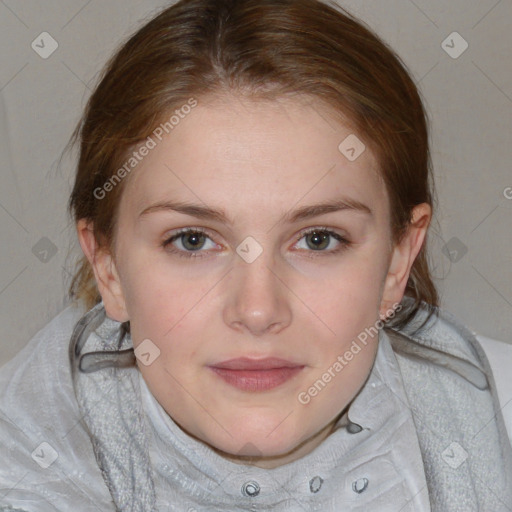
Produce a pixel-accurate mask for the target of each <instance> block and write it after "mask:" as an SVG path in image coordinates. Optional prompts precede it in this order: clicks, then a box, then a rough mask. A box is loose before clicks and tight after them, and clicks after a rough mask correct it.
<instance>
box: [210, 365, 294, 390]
mask: <svg viewBox="0 0 512 512" xmlns="http://www.w3.org/2000/svg"><path fill="white" fill-rule="evenodd" d="M303 368H304V365H299V364H297V363H293V362H291V361H287V360H285V359H280V358H276V357H268V358H266V359H250V358H246V357H240V358H237V359H230V360H228V361H223V362H222V363H216V364H215V365H211V366H210V369H211V370H212V371H213V372H214V373H215V374H216V375H217V376H218V377H220V378H221V379H222V380H223V381H224V382H226V383H227V384H229V385H231V386H233V387H235V388H238V389H240V390H242V391H266V390H269V389H273V388H276V387H278V386H281V385H282V384H284V383H285V382H287V381H288V380H290V379H291V378H292V377H294V376H295V375H297V374H298V373H300V372H301V370H302V369H303Z"/></svg>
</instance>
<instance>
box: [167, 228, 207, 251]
mask: <svg viewBox="0 0 512 512" xmlns="http://www.w3.org/2000/svg"><path fill="white" fill-rule="evenodd" d="M207 239H209V240H210V241H212V240H211V238H210V237H209V236H208V235H207V234H206V231H204V230H203V229H201V228H184V229H181V230H180V231H178V232H177V233H176V234H174V235H173V236H171V237H170V238H168V239H167V240H165V241H164V242H163V243H162V247H163V248H164V249H165V250H167V251H169V252H170V253H173V254H177V255H178V256H179V257H181V258H203V257H204V256H203V255H202V254H201V252H204V251H201V249H203V248H204V246H205V241H206V240H207ZM175 242H178V243H179V244H181V246H182V249H180V248H178V249H176V248H175V247H173V246H172V244H174V243H175ZM212 243H213V241H212Z"/></svg>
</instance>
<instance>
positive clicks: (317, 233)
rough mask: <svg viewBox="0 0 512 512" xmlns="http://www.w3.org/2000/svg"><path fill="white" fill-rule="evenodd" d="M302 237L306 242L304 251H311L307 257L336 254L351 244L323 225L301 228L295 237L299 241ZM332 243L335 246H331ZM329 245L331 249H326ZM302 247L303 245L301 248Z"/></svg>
mask: <svg viewBox="0 0 512 512" xmlns="http://www.w3.org/2000/svg"><path fill="white" fill-rule="evenodd" d="M303 238H304V240H305V242H306V248H305V249H306V252H309V253H313V254H310V255H309V256H308V257H312V258H315V257H317V256H330V255H333V254H338V253H340V252H341V251H343V250H345V249H347V248H348V247H349V246H350V245H351V244H350V242H349V241H348V240H347V239H346V238H345V237H343V236H342V235H340V234H339V233H336V232H335V231H333V230H331V229H329V228H325V227H316V228H308V229H306V230H303V231H301V233H300V235H299V237H298V238H297V241H299V242H300V241H301V240H302V239H303ZM333 245H334V246H336V247H335V248H333V247H332V246H333ZM329 247H331V249H330V250H326V249H328V248H329ZM303 248H304V247H302V248H301V249H303ZM308 249H310V250H308ZM314 253H316V254H314Z"/></svg>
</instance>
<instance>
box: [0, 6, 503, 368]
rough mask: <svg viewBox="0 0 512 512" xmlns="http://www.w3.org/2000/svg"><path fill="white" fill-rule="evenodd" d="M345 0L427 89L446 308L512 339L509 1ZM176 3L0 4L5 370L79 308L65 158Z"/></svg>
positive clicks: (437, 264) (1, 338) (435, 254)
mask: <svg viewBox="0 0 512 512" xmlns="http://www.w3.org/2000/svg"><path fill="white" fill-rule="evenodd" d="M339 3H340V5H342V6H343V7H345V8H347V9H348V10H349V11H351V12H352V13H354V14H355V15H356V16H358V17H360V19H362V20H363V21H364V22H366V23H367V24H368V25H369V26H370V27H371V28H373V29H374V30H375V31H376V32H377V33H378V34H379V35H380V36H381V37H382V38H383V39H384V40H385V41H386V42H387V43H389V44H390V46H391V47H392V48H394V49H395V50H396V51H397V53H398V54H399V55H400V57H401V58H402V59H403V61H404V62H405V63H406V65H407V66H408V68H409V69H410V71H411V73H412V74H413V76H414V78H415V80H416V82H417V83H418V84H419V87H420V89H421V92H422V95H423V97H424V100H425V103H426V107H427V110H428V112H429V116H430V118H431V123H432V124H431V134H432V135H431V137H432V158H433V163H434V169H435V176H436V182H437V192H438V200H439V203H438V211H437V216H436V221H435V222H434V225H433V229H432V232H431V236H430V239H429V242H430V245H431V255H432V261H433V263H434V275H435V278H436V284H437V285H438V287H439V291H440V293H441V299H442V306H443V307H444V308H445V309H447V310H449V311H450V312H452V313H453V314H455V315H456V316H458V317H459V319H460V320H462V321H464V322H465V323H466V324H467V325H468V326H469V327H470V328H472V329H473V330H475V331H476V332H478V333H480V334H482V335H485V336H487V337H490V338H495V339H499V340H503V341H506V342H508V343H512V257H511V254H512V237H511V234H510V233H511V231H510V226H511V225H512V223H511V217H512V171H511V164H510V162H511V161H512V144H511V140H510V135H511V132H512V130H511V128H512V63H511V60H512V59H511V51H510V50H511V48H512V32H511V31H510V29H509V27H510V23H511V22H512V3H511V2H507V1H496V0H482V1H479V2H468V1H467V0H466V1H462V0H455V1H454V0H452V1H451V2H444V1H441V0H428V1H427V0H415V1H414V2H413V1H412V0H386V1H385V2H383V1H382V0H366V1H364V0H363V1H361V0H351V1H340V2H339ZM168 4H169V2H164V1H151V0H137V1H135V0H110V1H108V2H104V1H102V2H100V1H98V0H90V1H86V0H66V1H64V0H45V2H40V1H32V0H30V1H29V0H5V2H1V3H0V42H1V46H0V54H1V67H0V158H1V160H0V162H1V173H0V234H1V241H2V243H1V245H0V365H1V364H3V363H4V362H5V361H7V360H9V359H10V358H11V357H12V356H14V355H15V354H16V353H17V352H18V351H19V350H20V349H21V348H22V347H23V346H24V345H25V344H26V343H27V342H28V340H29V339H30V338H31V337H32V336H33V335H34V334H35V333H36V332H37V331H38V330H39V329H40V328H41V327H43V326H44V325H45V324H46V323H47V322H48V321H49V320H50V319H51V318H52V317H53V316H55V315H56V314H57V313H58V312H59V311H60V310H62V309H63V308H64V307H65V306H66V304H67V303H68V301H67V298H66V290H67V286H68V284H69V280H70V273H71V272H72V269H73V265H72V264H73V261H74V258H75V256H76V254H78V245H77V243H76V240H75V232H74V227H73V225H72V224H71V223H70V219H69V218H68V216H67V212H66V205H67V200H68V196H69V192H70V190H71V185H72V179H73V172H74V163H75V162H74V160H73V157H72V155H70V156H69V157H66V158H65V159H64V160H62V162H60V163H59V158H60V156H61V153H62V151H63V149H64V146H65V144H66V142H67V141H68V138H69V136H70V134H71V132H72V130H73V129H74V127H75V125H76V122H77V121H78V119H79V116H80V113H81V111H82V109H83V107H84V105H85V102H86V101H87V99H88V97H89V94H90V92H91V90H92V88H93V86H94V85H95V83H96V81H95V79H96V77H97V75H98V73H99V72H100V70H101V68H102V66H103V64H104V63H105V62H106V60H107V59H108V58H109V57H110V55H111V53H112V52H113V51H114V49H115V48H116V47H117V46H118V45H119V44H120V43H121V42H122V41H124V40H125V38H126V37H127V36H128V35H129V34H131V33H132V32H133V31H134V30H136V29H137V28H138V27H139V26H141V24H143V23H144V20H148V19H149V18H151V17H152V16H153V15H154V14H155V13H156V12H157V11H158V10H159V9H160V8H161V7H163V6H165V5H168ZM42 32H48V33H49V34H50V35H51V36H52V37H53V38H54V39H55V40H56V41H57V43H58V48H57V50H56V51H55V52H54V53H53V54H52V55H51V56H50V57H48V58H47V59H43V58H42V57H40V56H39V55H38V54H37V53H36V51H34V50H33V49H32V47H31V43H32V42H33V41H34V40H36V42H37V41H38V40H40V39H37V38H38V36H39V35H40V34H41V33H42ZM453 32H458V33H459V34H460V35H461V36H462V38H463V39H464V40H465V41H467V43H468V45H469V46H468V48H467V50H466V51H465V52H464V53H462V54H461V55H460V56H458V57H457V58H453V57H452V56H450V55H449V54H448V53H447V52H446V51H445V50H444V49H443V47H442V42H443V41H445V40H447V43H446V44H448V45H449V46H451V47H452V48H451V49H448V50H449V51H451V52H452V54H453V52H457V50H459V49H460V48H462V46H461V44H462V40H459V39H457V37H455V39H454V38H453V36H451V37H448V36H449V35H450V34H452V33H453ZM447 38H448V39H447ZM452 41H453V42H452ZM47 44H48V43H47ZM46 48H48V46H46ZM41 51H42V49H41Z"/></svg>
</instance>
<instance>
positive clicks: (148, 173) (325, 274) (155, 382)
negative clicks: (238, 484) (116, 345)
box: [82, 96, 421, 467]
mask: <svg viewBox="0 0 512 512" xmlns="http://www.w3.org/2000/svg"><path fill="white" fill-rule="evenodd" d="M313 106H314V107H315V108H313ZM351 134H353V132H352V130H351V129H350V128H349V127H348V126H345V125H343V124H340V122H335V121H334V120H330V119H328V117H327V115H326V112H325V111H322V110H321V107H320V105H318V104H315V103H313V104H312V105H308V104H306V103H305V102H302V101H299V100H297V99H293V100H291V99H287V100H280V101H273V102H262V101H254V100H250V99H242V98H241V97H235V96H233V97H229V99H224V100H221V99H220V98H214V99H210V100H206V99H203V100H202V101H201V100H200V101H199V104H198V106H197V107H196V108H195V109H193V111H192V112H191V113H190V114H189V115H188V116H187V117H186V118H185V119H183V120H181V122H180V124H179V125H178V126H176V127H175V129H174V130H173V131H172V132H171V133H170V134H169V135H168V136H167V137H166V138H164V139H163V140H162V141H161V142H159V143H158V144H157V146H156V147H155V148H154V149H152V150H151V151H150V152H149V154H148V155H147V156H146V157H145V158H144V159H143V160H142V161H141V163H139V164H138V166H137V168H136V170H134V171H133V174H132V175H131V176H130V177H129V179H128V181H127V183H126V187H125V190H124V192H123V195H122V199H121V203H120V208H119V218H118V223H117V231H116V239H115V250H114V254H115V256H114V260H113V262H112V263H113V265H112V266H109V265H104V267H105V268H107V267H108V268H112V269H113V270H112V274H109V277H108V278H104V279H103V280H102V276H101V274H102V272H104V273H107V274H108V271H106V270H104V269H103V270H102V269H101V268H99V267H97V268H96V269H95V270H96V275H97V279H100V280H102V283H99V286H100V291H101V292H102V296H103V299H104V302H105V306H106V308H107V313H108V314H109V316H111V317H112V318H116V319H117V320H120V321H124V320H127V319H129V320H130V324H131V333H132V338H133V342H134V346H135V347H136V348H137V347H138V346H139V345H140V344H141V343H142V342H143V341H144V340H150V341H145V343H146V345H145V347H149V349H150V350H149V353H151V354H152V355H151V356H150V359H153V357H154V356H155V355H156V354H157V353H158V351H159V355H158V356H157V357H156V358H155V359H154V360H152V362H151V364H148V365H146V364H142V363H141V362H140V361H138V366H139V369H140V371H141V373H142V376H143V377H144V379H145V381H146V383H147V385H148V387H149V389H150V390H151V392H152V393H153V395H154V396H155V398H156V399H157V400H158V402H159V403H160V404H161V405H162V407H163V408H164V409H165V410H166V411H167V413H168V414H169V415H170V416H171V417H172V418H173V420H174V421H175V422H176V423H177V424H178V425H179V426H180V427H181V428H182V429H183V430H184V431H186V432H187V433H188V434H190V435H192V436H194V437H195V438H197V439H199V440H201V441H203V442H205V443H208V444H209V445H210V446H211V447H213V448H214V449H216V450H218V451H219V452H221V453H223V454H225V455H226V456H227V457H232V458H233V459H235V460H236V457H237V456H242V455H244V456H261V461H265V460H267V461H274V462H268V465H267V467H273V466H275V465H279V464H280V463H284V462H288V461H290V460H294V459H295V458H298V457H300V456H302V455H304V454H305V453H306V452H308V451H311V450H312V449H313V448H314V447H315V446H316V445H317V444H318V443H319V442H320V441H321V440H322V439H323V438H324V437H325V436H326V435H327V434H328V433H329V427H330V426H332V424H333V423H334V422H335V421H336V419H337V418H338V417H339V415H340V413H342V412H343V411H344V410H345V409H346V407H347V405H348V404H349V403H350V401H351V400H352V399H353V398H354V396H355V395H356V394H357V392H358V391H359V390H360V389H361V387H362V385H363V383H364V381H365V380H366V378H367V376H368V374H369V372H370V369H371V366H372V364H373V362H374V359H375V354H376V349H377V341H378V340H377V337H374V338H373V339H371V338H369V339H368V340H367V343H366V345H362V344H360V345H361V347H362V349H361V350H360V351H359V352H358V353H357V354H355V355H354V356H353V358H351V360H350V361H348V360H346V359H344V361H345V364H344V365H343V370H342V371H338V372H336V371H334V372H333V370H332V369H333V366H335V363H336V361H338V362H339V361H340V360H339V358H338V357H339V356H343V354H345V353H346V351H347V350H349V349H350V346H351V344H352V342H353V341H354V340H355V339H357V336H358V335H359V334H360V333H362V332H363V331H364V330H365V328H369V327H371V326H374V325H375V323H376V322H377V321H378V320H379V313H383V312H384V311H386V310H387V309H389V306H390V304H392V303H396V302H398V301H399V300H400V299H401V297H402V292H403V288H404V286H405V281H406V280H407V276H408V272H409V269H410V265H411V264H412V262H411V261H410V260H411V255H412V259H414V254H413V253H414V243H413V242H411V243H410V244H409V245H407V247H405V248H402V249H400V248H393V246H392V244H391V230H390V209H389V208H390V207H389V204H388V198H387V194H386V192H385V188H384V185H383V183H382V181H381V178H380V177H379V171H378V166H377V162H376V160H375V158H374V156H373V155H372V153H371V152H370V150H369V149H366V150H365V151H364V152H363V153H362V154H361V155H360V156H359V157H358V158H357V159H356V160H354V161H350V160H349V159H348V158H347V157H346V156H345V155H344V154H342V152H341V151H340V149H339V148H338V147H339V145H340V143H341V142H342V141H344V140H345V139H346V137H347V136H349V135H351ZM327 203H329V204H336V207H331V208H323V209H322V208H316V209H313V208H307V207H311V206H312V205H318V204H324V205H325V204H327ZM212 211H215V212H216V213H215V214H213V213H212ZM183 230H189V232H188V233H183ZM420 238H421V237H420ZM415 240H416V239H415ZM420 241H421V240H420ZM416 243H417V240H416ZM84 245H86V244H82V246H83V247H84ZM420 245H421V244H420ZM106 257H107V256H106ZM97 265H99V264H98V263H97ZM105 275H106V274H105ZM404 279H405V281H404ZM107 281H108V283H107ZM105 283H106V284H105ZM238 358H250V359H252V360H253V362H254V360H260V362H261V360H262V359H266V358H279V359H281V360H284V361H285V363H283V362H282V361H281V362H274V363H272V361H270V362H267V363H268V364H267V365H266V368H265V369H261V368H260V369H259V370H257V369H254V367H252V368H249V369H247V368H245V369H240V368H241V367H240V366H238V367H235V368H238V369H233V367H232V368H231V369H228V368H224V369H221V368H220V367H222V366H224V367H226V366H229V365H228V364H223V363H224V362H226V361H229V360H232V359H238ZM283 365H286V366H287V368H283ZM272 368H273V369H272ZM276 368H280V369H276ZM329 368H331V378H330V379H329V382H328V383H326V385H325V386H324V387H323V389H322V390H321V391H317V392H316V393H313V394H312V393H310V392H308V390H310V389H311V387H312V386H313V384H314V383H315V382H316V381H318V379H322V376H323V375H324V374H325V373H326V372H328V371H329ZM324 381H325V378H324ZM264 464H265V463H264V462H262V463H261V465H262V467H264Z"/></svg>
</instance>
